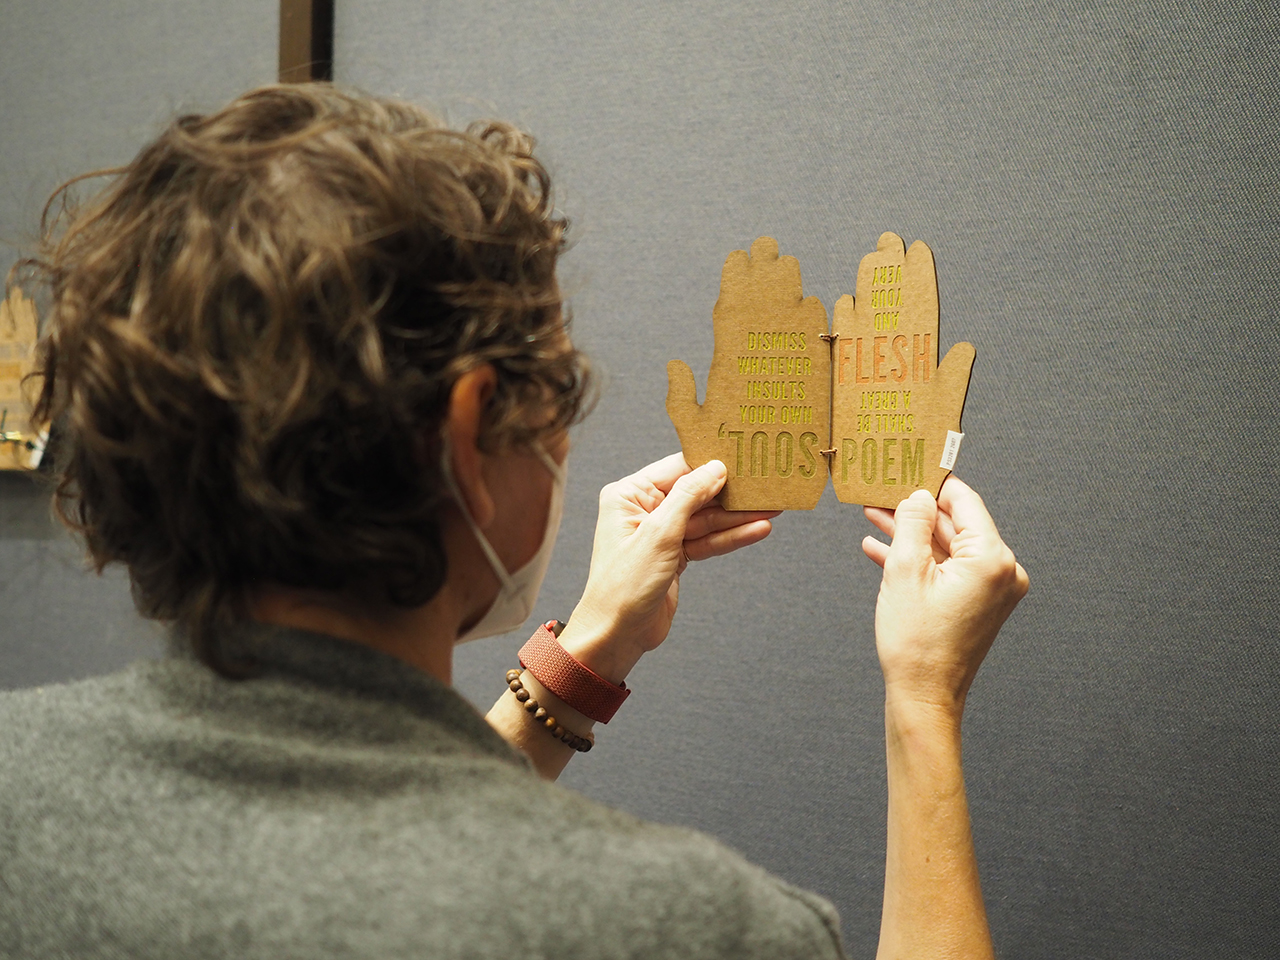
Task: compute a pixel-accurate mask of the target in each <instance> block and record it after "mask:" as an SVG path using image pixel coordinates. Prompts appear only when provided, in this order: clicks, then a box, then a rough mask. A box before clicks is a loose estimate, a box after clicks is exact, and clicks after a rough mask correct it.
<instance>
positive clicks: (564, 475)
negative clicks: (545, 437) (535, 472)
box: [533, 441, 568, 486]
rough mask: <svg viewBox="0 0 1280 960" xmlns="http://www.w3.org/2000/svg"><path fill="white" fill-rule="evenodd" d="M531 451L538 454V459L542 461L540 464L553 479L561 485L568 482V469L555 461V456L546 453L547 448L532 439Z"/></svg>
mask: <svg viewBox="0 0 1280 960" xmlns="http://www.w3.org/2000/svg"><path fill="white" fill-rule="evenodd" d="M533 452H534V453H536V454H537V455H538V459H539V460H541V461H542V465H543V466H544V467H546V468H547V470H548V472H549V473H550V474H551V476H552V477H553V478H554V479H555V481H556V482H557V483H559V484H561V485H562V486H563V485H564V484H565V483H567V482H568V471H566V470H565V468H564V467H563V466H561V465H560V464H558V463H556V461H555V458H554V457H552V456H551V454H549V453H547V448H546V447H544V446H543V445H542V444H541V443H538V442H537V441H534V444H533Z"/></svg>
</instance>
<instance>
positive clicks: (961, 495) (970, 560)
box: [862, 476, 1029, 719]
mask: <svg viewBox="0 0 1280 960" xmlns="http://www.w3.org/2000/svg"><path fill="white" fill-rule="evenodd" d="M866 514H867V518H868V519H869V520H870V521H871V522H872V523H873V524H875V525H876V526H877V527H878V528H879V529H880V530H882V531H883V532H884V533H886V534H888V535H890V536H891V537H892V538H893V542H892V544H884V543H882V542H880V541H879V540H877V539H875V538H874V537H867V538H866V539H865V540H863V543H862V549H863V551H864V552H865V553H866V554H867V556H868V557H870V558H871V559H872V560H874V561H875V562H876V563H878V564H879V565H880V566H881V567H883V568H884V577H883V579H882V580H881V583H880V595H879V598H878V600H877V602H876V649H877V651H878V653H879V656H880V666H881V669H882V670H883V671H884V679H885V691H886V695H887V697H888V698H889V701H890V702H891V703H892V702H894V701H902V702H913V703H921V704H930V705H934V706H938V707H942V708H945V709H946V710H948V711H950V712H954V714H955V716H956V718H957V719H958V718H959V714H960V712H961V711H962V710H963V708H964V700H965V696H966V695H967V694H968V691H969V686H970V684H972V683H973V678H974V676H975V675H976V674H977V672H978V667H979V666H980V665H981V664H982V660H983V658H984V657H985V656H986V654H987V651H988V650H990V649H991V645H992V643H993V642H994V641H995V638H996V633H997V632H998V631H999V630H1000V627H1001V625H1002V624H1003V623H1004V621H1005V619H1006V618H1007V617H1008V616H1009V614H1010V613H1011V612H1012V611H1013V608H1014V607H1015V606H1017V604H1018V601H1019V600H1021V599H1022V598H1023V597H1024V596H1025V595H1026V593H1027V589H1028V586H1029V581H1028V578H1027V572H1026V571H1025V570H1024V569H1023V568H1022V565H1021V564H1020V563H1018V562H1017V560H1016V559H1014V556H1013V552H1012V551H1011V550H1010V549H1009V548H1008V547H1007V546H1005V543H1004V541H1003V540H1001V539H1000V533H999V531H997V530H996V525H995V523H994V522H993V521H992V519H991V515H990V514H989V513H988V512H987V508H986V506H985V505H984V504H983V502H982V498H981V497H979V496H978V494H977V493H975V492H974V491H973V490H972V489H971V488H970V487H969V486H968V485H966V484H965V483H963V482H962V481H961V480H959V479H957V478H956V477H955V476H951V477H948V478H947V480H946V482H945V483H944V484H943V485H942V490H941V492H940V495H939V497H938V500H937V501H936V502H935V501H934V499H933V497H932V496H931V495H930V494H929V492H928V491H927V490H917V491H916V492H915V493H913V494H912V495H911V496H910V497H908V498H907V499H905V500H903V501H902V502H901V503H900V504H898V508H897V510H896V511H894V512H892V513H891V512H890V511H888V510H883V509H879V508H874V507H869V508H867V510H866Z"/></svg>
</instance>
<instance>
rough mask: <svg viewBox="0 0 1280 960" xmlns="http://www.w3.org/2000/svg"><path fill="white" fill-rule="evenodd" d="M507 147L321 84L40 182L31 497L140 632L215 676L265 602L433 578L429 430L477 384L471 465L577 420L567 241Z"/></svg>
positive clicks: (385, 590) (401, 599)
mask: <svg viewBox="0 0 1280 960" xmlns="http://www.w3.org/2000/svg"><path fill="white" fill-rule="evenodd" d="M533 145H534V142H533V140H532V138H531V137H529V136H528V135H527V134H524V133H522V132H520V131H518V130H516V129H515V128H513V127H511V126H509V125H507V124H503V123H498V122H487V123H483V124H474V125H472V126H471V127H469V128H467V130H465V131H456V130H450V129H447V128H446V127H445V126H444V125H443V124H442V123H441V122H440V121H438V120H437V119H436V118H434V117H433V116H431V115H430V114H429V113H427V112H425V111H423V110H422V109H420V108H418V107H415V106H412V105H409V104H406V103H401V102H397V101H393V100H386V99H376V98H371V97H366V96H361V95H356V94H352V93H348V92H343V91H340V90H338V89H335V88H333V87H331V86H328V85H322V84H316V85H310V84H309V85H290V86H274V87H266V88H262V89H259V90H254V91H252V92H250V93H247V94H245V95H244V96H242V97H240V98H238V99H236V100H235V101H233V102H232V103H230V104H229V105H228V106H226V107H224V108H223V109H221V110H219V111H218V112H216V113H212V114H209V115H207V116H198V115H191V116H182V117H179V118H178V119H176V120H174V121H173V122H172V123H171V124H170V125H169V126H168V128H167V129H165V130H164V132H163V133H162V134H161V135H160V136H159V137H158V138H157V139H156V140H155V141H154V142H153V143H151V144H150V145H148V146H147V147H145V148H144V149H143V150H142V151H141V152H140V153H139V154H138V156H137V157H136V158H135V159H134V160H133V162H132V163H130V164H129V165H127V166H125V167H121V168H116V169H113V170H107V171H100V172H99V173H95V174H88V175H86V177H89V176H103V175H105V176H110V177H112V178H113V179H112V181H111V182H110V184H109V185H108V186H107V187H106V189H104V190H103V191H102V192H101V193H99V194H97V195H96V196H94V197H93V198H91V199H90V200H88V201H87V202H85V203H83V204H75V203H73V202H71V201H70V200H69V199H68V198H69V193H68V190H69V188H70V187H72V185H73V184H75V183H77V182H79V181H80V180H83V179H85V178H83V177H82V178H77V179H76V180H73V181H71V182H70V183H68V184H65V185H64V186H63V187H62V188H60V189H59V191H58V192H56V193H55V194H54V197H53V198H51V200H50V203H49V206H47V207H46V209H45V216H44V220H43V228H42V232H43V240H42V244H41V247H40V252H39V254H38V256H37V257H35V258H32V259H30V260H27V261H25V262H24V263H25V267H26V268H27V270H26V271H25V272H27V273H30V272H34V273H36V274H37V279H38V280H42V281H44V282H45V283H47V286H48V292H49V298H50V302H49V313H48V317H47V324H48V325H47V329H46V333H45V335H44V337H43V339H42V341H41V346H40V352H39V362H38V367H37V374H36V375H37V376H39V377H42V378H43V379H42V383H41V386H40V394H39V399H38V402H37V405H36V416H37V417H38V418H39V419H40V421H41V422H51V423H53V424H55V427H56V429H57V430H58V431H59V434H60V445H59V447H60V452H59V456H58V463H57V466H56V476H57V490H56V494H55V498H54V499H55V504H56V508H57V511H58V513H59V514H60V516H61V517H62V518H63V520H64V521H65V522H66V523H67V524H68V525H69V526H70V527H72V529H73V530H75V531H77V532H78V533H79V534H80V535H81V536H82V537H83V539H84V541H85V543H86V545H87V548H88V552H89V555H90V557H91V559H92V562H93V564H94V565H95V566H96V568H97V569H98V570H101V569H102V568H103V567H104V566H105V565H106V564H108V563H111V562H114V561H120V562H122V563H124V564H125V565H126V566H127V567H128V569H129V573H130V576H131V579H132V583H133V591H134V597H135V600H136V601H137V604H138V608H139V610H140V611H141V612H142V613H143V614H144V615H146V616H149V617H154V618H158V619H163V620H172V621H175V622H176V623H177V624H178V625H179V626H180V627H181V628H183V629H182V630H181V631H180V632H181V633H183V634H185V635H187V636H189V637H191V638H192V639H193V640H194V641H195V643H196V647H197V652H198V653H199V654H200V655H201V657H202V658H203V659H205V660H206V662H210V663H212V664H213V665H214V666H219V664H218V663H217V651H216V650H214V649H212V648H211V645H210V643H209V637H210V636H211V635H212V631H211V630H210V629H209V628H210V627H211V626H212V625H213V624H215V623H217V622H220V621H222V620H226V619H235V618H237V617H242V616H244V615H245V612H246V609H247V602H248V600H249V598H250V597H251V595H252V593H253V591H254V590H255V588H256V587H258V586H259V585H262V584H264V583H272V582H274V583H281V584H286V585H290V586H298V587H309V588H318V589H323V590H345V589H362V585H363V587H366V588H367V587H368V586H369V585H377V589H378V591H379V592H380V593H381V595H382V597H383V598H385V600H386V601H389V602H391V603H393V604H397V605H404V606H415V605H418V604H421V603H424V602H426V601H427V600H428V599H430V598H431V597H432V596H434V595H435V593H436V592H437V591H438V590H439V588H440V586H441V585H442V583H443V582H444V577H445V571H446V556H445V551H444V547H443V545H442V542H441V539H440V531H439V527H438V523H437V515H438V510H439V507H440V505H441V502H442V500H443V499H444V497H445V496H446V494H445V493H444V490H443V486H442V477H441V475H440V470H439V461H440V439H439V435H440V426H441V423H442V418H443V417H444V415H445V413H446V412H447V409H448V403H449V396H450V389H451V387H452V385H453V383H454V382H455V381H456V379H457V378H458V377H459V376H460V375H461V374H463V373H464V372H466V371H468V370H470V369H473V368H475V367H477V366H478V365H481V364H491V365H492V366H493V368H494V370H495V371H496V372H497V389H496V392H495V394H494V396H493V399H492V402H491V403H490V404H489V405H488V407H487V409H486V410H485V411H484V419H483V423H482V437H481V443H482V446H483V447H484V448H485V449H494V448H495V447H507V446H510V445H516V446H520V445H527V444H529V443H530V442H532V441H534V440H536V439H538V438H539V437H540V436H541V435H543V434H546V433H549V432H551V431H555V430H559V429H563V428H564V427H566V426H568V425H570V424H571V423H572V422H574V421H576V420H577V419H579V418H580V417H581V416H582V415H583V413H584V412H585V409H586V406H587V402H588V398H589V393H590V376H589V371H588V367H587V365H586V362H585V360H584V358H583V357H582V356H581V355H580V354H579V353H578V352H577V351H576V350H575V349H574V348H573V347H572V345H571V344H570V343H569V341H568V338H567V337H566V336H565V334H564V331H565V323H566V318H565V317H564V315H563V309H562V308H563V304H562V298H561V294H560V290H559V287H558V285H557V283H556V275H555V271H556V261H557V258H558V257H559V255H560V254H561V252H562V251H563V249H564V247H565V230H566V228H567V221H566V220H565V218H563V217H562V216H560V215H558V214H557V213H556V212H555V211H554V210H553V206H552V199H551V182H550V178H549V176H548V174H547V171H546V170H545V169H544V167H543V166H542V164H541V163H540V162H539V161H538V160H537V159H535V158H534V156H533Z"/></svg>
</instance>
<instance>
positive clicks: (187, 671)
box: [0, 627, 841, 960]
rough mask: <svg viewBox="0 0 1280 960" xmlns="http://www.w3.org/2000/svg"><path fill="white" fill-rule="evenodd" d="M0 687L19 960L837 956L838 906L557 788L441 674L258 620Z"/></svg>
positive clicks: (7, 900)
mask: <svg viewBox="0 0 1280 960" xmlns="http://www.w3.org/2000/svg"><path fill="white" fill-rule="evenodd" d="M235 642H236V643H239V644H242V645H244V646H245V648H246V649H248V650H250V651H251V652H252V653H253V655H254V656H255V657H256V658H257V660H258V661H259V662H260V665H261V670H260V672H259V673H258V675H257V676H256V677H254V678H253V679H249V680H241V681H231V680H226V679H223V678H221V677H219V676H217V675H215V674H214V673H213V672H211V671H210V670H208V669H207V668H205V667H203V666H201V665H200V664H198V663H196V662H194V661H191V660H187V659H182V658H173V659H169V660H165V661H161V662H151V663H142V664H138V665H136V666H134V667H133V668H131V669H129V670H126V671H124V672H123V673H119V674H116V675H114V676H109V677H103V678H99V679H94V680H89V681H85V682H81V683H75V684H69V685H66V686H56V687H45V688H40V689H35V690H24V691H20V692H16V693H8V694H3V695H0V956H3V957H21V958H26V957H32V958H34V957H49V958H53V957H57V958H64V957H77V958H107V957H110V958H129V960H143V958H153V957H154V958H166V960H170V958H190V960H196V958H202V957H228V958H230V957H234V958H237V960H249V958H259V957H261V958H271V960H284V958H291V957H299V958H304V957H305V958H308V960H320V958H329V957H334V958H338V957H341V958H364V957H370V958H373V957H377V958H388V960H389V958H396V957H415V958H428V957H451V958H452V957H457V958H462V957H468V958H472V957H474V958H490V957H492V958H499V957H512V956H518V957H521V958H522V960H537V958H548V960H552V958H554V960H575V958H622V957H627V958H633V957H654V958H659V957H660V958H686V957H687V958H694V957H698V958H702V957H706V958H711V957H717V958H719V957H724V958H734V960H751V958H762V960H763V958H768V960H789V958H793V957H794V958H800V957H804V958H821V957H838V956H840V955H841V953H840V945H839V935H838V932H837V931H838V924H837V920H836V916H835V912H834V910H833V909H832V908H831V907H830V905H829V904H827V903H826V902H825V901H823V900H822V899H820V898H818V897H816V896H813V895H811V894H807V893H803V892H801V891H799V890H796V889H794V888H792V887H789V886H787V885H786V884H784V883H782V882H781V881H779V880H777V879H775V878H773V877H771V876H769V875H768V874H766V873H765V872H764V871H762V870H760V869H758V868H756V867H754V866H752V865H751V864H749V863H747V862H746V861H744V860H743V859H741V858H740V857H739V856H737V855H736V854H734V853H733V852H731V851H729V850H727V849H725V848H724V847H722V846H720V845H719V844H717V843H716V842H715V841H713V840H711V839H710V838H708V837H705V836H702V835H700V834H697V833H693V832H690V831H687V830H678V829H673V828H669V827H661V826H655V825H653V824H648V823H643V822H641V821H639V820H636V819H635V818H633V817H630V816H628V815H626V814H623V813H620V812H618V811H615V810H611V809H608V808H606V807H603V806H600V805H599V804H596V803H592V802H591V801H589V800H587V799H585V798H583V797H581V796H579V795H577V794H575V793H573V792H571V791H569V790H566V789H564V788H562V787H558V786H556V785H554V784H549V783H546V782H544V781H542V780H541V779H540V778H538V777H537V776H536V775H535V774H534V773H533V772H532V771H531V769H530V767H529V766H528V764H527V763H526V762H525V761H524V759H523V758H522V757H521V756H519V755H518V754H516V753H515V752H514V751H513V750H511V749H510V748H509V747H508V746H507V745H506V743H505V742H504V741H503V740H502V739H501V738H500V737H499V736H498V735H497V734H496V733H495V732H494V731H493V730H492V729H491V728H490V727H489V726H488V724H486V723H485V721H484V718H483V717H481V716H480V715H479V714H478V713H477V712H476V711H475V709H474V708H472V707H471V706H470V705H469V704H468V703H467V702H466V701H465V700H463V699H462V698H461V697H460V696H458V695H457V694H456V693H455V692H454V691H453V690H452V689H450V688H449V687H447V686H445V685H444V684H442V683H440V682H438V681H436V680H434V679H433V678H431V677H428V676H426V675H424V674H421V673H419V672H418V671H416V670H414V669H413V668H411V667H409V666H407V665H405V664H403V663H401V662H400V661H398V660H395V659H393V658H391V657H387V656H384V655H382V654H379V653H377V652H375V651H373V650H369V649H366V648H364V647H360V646H357V645H354V644H349V643H345V642H342V641H339V640H335V639H333V638H330V637H324V636H319V635H315V634H308V633H303V632H300V631H291V630H280V629H275V628H265V627H255V628H252V629H249V630H246V631H244V632H243V634H242V635H241V636H240V637H239V638H237V639H236V641H235Z"/></svg>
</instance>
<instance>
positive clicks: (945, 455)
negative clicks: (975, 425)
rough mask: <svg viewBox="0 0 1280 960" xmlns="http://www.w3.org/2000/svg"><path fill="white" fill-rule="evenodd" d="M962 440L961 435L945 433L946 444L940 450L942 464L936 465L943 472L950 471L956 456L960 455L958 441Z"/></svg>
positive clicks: (950, 432) (953, 432) (951, 431)
mask: <svg viewBox="0 0 1280 960" xmlns="http://www.w3.org/2000/svg"><path fill="white" fill-rule="evenodd" d="M963 439H964V434H963V433H956V432H955V431H954V430H948V431H947V442H946V444H945V445H944V446H943V448H942V462H941V463H940V464H938V466H940V467H941V468H942V469H943V470H950V469H951V468H952V467H954V466H955V465H956V456H957V455H958V454H959V453H960V441H961V440H963Z"/></svg>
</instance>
